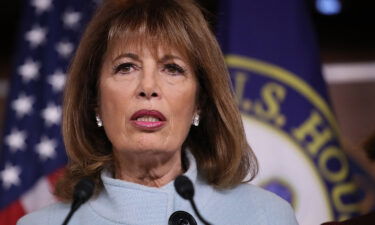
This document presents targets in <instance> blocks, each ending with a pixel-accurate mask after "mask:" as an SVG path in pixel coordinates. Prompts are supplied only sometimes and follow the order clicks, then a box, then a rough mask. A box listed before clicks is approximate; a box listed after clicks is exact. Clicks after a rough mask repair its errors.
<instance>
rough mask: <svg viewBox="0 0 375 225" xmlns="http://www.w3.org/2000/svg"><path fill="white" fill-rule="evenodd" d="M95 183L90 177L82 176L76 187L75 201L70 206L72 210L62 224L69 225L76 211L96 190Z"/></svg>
mask: <svg viewBox="0 0 375 225" xmlns="http://www.w3.org/2000/svg"><path fill="white" fill-rule="evenodd" d="M94 187H95V183H94V181H93V180H92V179H91V178H89V177H84V178H82V179H81V180H80V181H79V182H78V183H77V184H76V186H75V187H74V193H73V202H72V205H71V207H70V211H69V213H68V215H67V216H66V218H65V220H64V222H63V223H62V225H67V224H68V222H69V220H70V218H71V217H72V216H73V214H74V213H75V211H77V209H78V208H79V207H80V206H81V205H82V204H83V203H85V202H86V201H87V200H88V199H89V198H90V197H91V195H92V194H93V192H94Z"/></svg>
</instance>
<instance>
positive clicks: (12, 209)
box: [0, 0, 98, 225]
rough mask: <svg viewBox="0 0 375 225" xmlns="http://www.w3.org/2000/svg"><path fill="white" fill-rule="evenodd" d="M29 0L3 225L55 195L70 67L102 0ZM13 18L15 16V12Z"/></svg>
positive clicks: (7, 139) (11, 100) (16, 74)
mask: <svg viewBox="0 0 375 225" xmlns="http://www.w3.org/2000/svg"><path fill="white" fill-rule="evenodd" d="M23 2H24V8H23V11H22V12H23V13H22V15H23V18H21V23H20V25H21V26H20V29H19V35H18V40H17V49H16V52H15V60H14V65H13V70H12V76H11V77H12V78H11V84H10V91H9V93H8V103H7V113H6V122H5V127H4V136H3V137H2V145H1V149H0V225H9V224H15V223H16V221H17V220H18V219H19V217H21V216H22V215H24V214H25V213H28V212H31V211H34V210H36V209H39V208H41V207H43V206H46V205H48V204H50V203H52V202H54V201H56V200H55V198H54V197H53V195H52V191H53V185H54V181H55V180H56V178H57V177H58V174H59V172H60V171H61V170H62V169H63V167H64V165H65V163H66V161H67V158H66V155H65V151H64V145H63V141H62V138H61V132H60V130H61V127H60V126H61V113H62V111H61V102H62V92H63V88H64V84H65V80H66V70H67V67H68V64H69V61H70V59H71V57H72V55H73V53H74V50H75V47H76V44H77V42H78V41H79V38H80V35H81V33H82V30H83V29H84V26H85V24H86V22H87V21H88V19H89V17H90V15H91V14H92V12H93V10H94V9H95V7H96V5H97V3H98V1H94V0H27V1H23ZM9 19H12V18H9Z"/></svg>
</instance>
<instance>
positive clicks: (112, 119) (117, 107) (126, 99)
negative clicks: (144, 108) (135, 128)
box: [100, 82, 131, 139]
mask: <svg viewBox="0 0 375 225" xmlns="http://www.w3.org/2000/svg"><path fill="white" fill-rule="evenodd" d="M108 83H109V84H108ZM108 83H102V84H101V87H100V91H101V93H100V116H101V118H102V120H103V125H104V129H105V131H106V133H107V136H108V137H109V138H110V139H112V137H114V136H116V135H114V134H116V133H118V134H120V133H123V132H124V131H123V128H124V127H125V126H126V116H127V114H128V113H127V109H129V107H130V104H131V101H130V93H128V92H127V91H126V90H129V89H128V88H119V87H117V86H115V85H110V84H111V83H110V82H108Z"/></svg>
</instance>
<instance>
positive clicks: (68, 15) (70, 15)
mask: <svg viewBox="0 0 375 225" xmlns="http://www.w3.org/2000/svg"><path fill="white" fill-rule="evenodd" d="M62 20H63V22H64V25H65V26H66V27H68V28H70V29H74V28H76V27H77V26H78V25H79V24H78V23H79V21H80V20H81V13H79V12H73V11H67V12H65V13H64V15H63V18H62Z"/></svg>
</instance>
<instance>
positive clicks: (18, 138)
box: [4, 129, 26, 152]
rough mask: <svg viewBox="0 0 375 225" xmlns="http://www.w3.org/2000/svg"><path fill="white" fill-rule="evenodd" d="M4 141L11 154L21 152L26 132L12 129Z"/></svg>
mask: <svg viewBox="0 0 375 225" xmlns="http://www.w3.org/2000/svg"><path fill="white" fill-rule="evenodd" d="M4 141H5V144H7V145H8V146H9V148H10V150H11V151H12V152H17V150H23V149H24V148H25V147H26V132H25V131H19V130H17V129H13V130H12V132H11V133H10V134H9V135H7V136H6V137H5V140H4Z"/></svg>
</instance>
